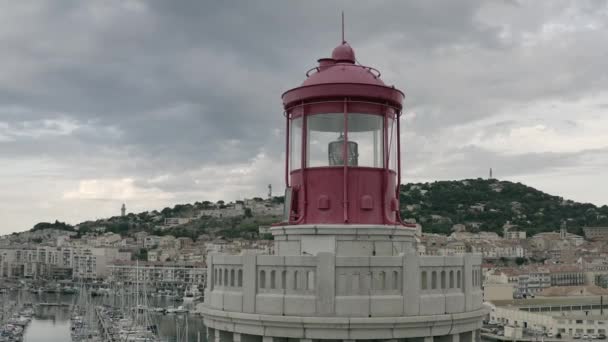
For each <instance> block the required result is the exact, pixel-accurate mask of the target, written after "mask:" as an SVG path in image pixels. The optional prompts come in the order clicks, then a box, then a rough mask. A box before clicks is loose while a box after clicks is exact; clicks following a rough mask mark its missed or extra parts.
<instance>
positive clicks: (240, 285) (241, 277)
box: [238, 270, 243, 287]
mask: <svg viewBox="0 0 608 342" xmlns="http://www.w3.org/2000/svg"><path fill="white" fill-rule="evenodd" d="M238 278H239V279H238V284H239V287H242V286H243V270H239V272H238Z"/></svg>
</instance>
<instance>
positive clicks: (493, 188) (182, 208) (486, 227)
mask: <svg viewBox="0 0 608 342" xmlns="http://www.w3.org/2000/svg"><path fill="white" fill-rule="evenodd" d="M400 200H401V217H402V218H403V219H404V220H412V219H413V220H416V222H418V223H421V224H422V227H423V230H424V231H425V232H432V233H443V234H449V233H450V232H451V230H452V227H453V226H454V225H456V224H463V225H465V226H466V228H467V230H468V231H473V232H474V231H481V230H483V231H493V232H497V233H499V234H502V227H503V225H504V224H506V223H510V224H512V225H516V226H518V227H519V228H520V229H523V230H526V231H527V232H528V235H529V236H530V235H533V234H536V233H538V232H544V231H554V230H557V229H559V227H560V226H561V225H562V223H563V222H565V223H566V225H567V227H568V230H569V231H570V232H573V233H580V232H581V228H582V227H584V226H599V225H604V226H605V225H608V206H605V205H604V206H602V207H597V206H595V205H593V204H590V203H577V202H573V201H570V200H565V199H563V198H562V197H558V196H552V195H549V194H546V193H544V192H542V191H539V190H536V189H534V188H531V187H529V186H526V185H524V184H521V183H512V182H507V181H498V180H495V179H466V180H459V181H441V182H433V183H410V184H406V185H402V186H401V195H400ZM259 201H262V199H261V198H259ZM272 201H273V202H274V203H277V204H280V203H282V202H283V198H282V197H275V198H273V199H272ZM223 206H225V203H224V201H218V202H216V203H211V202H208V201H202V202H196V203H194V204H178V205H175V206H174V207H173V208H164V209H162V210H160V211H157V210H154V211H150V212H142V213H139V214H134V213H130V214H128V215H126V216H125V217H120V216H116V217H111V218H108V219H103V220H97V221H88V222H83V223H80V224H79V225H78V234H79V235H82V234H85V233H87V232H91V231H94V230H95V229H96V227H104V228H105V229H106V231H110V232H115V233H120V234H122V235H130V234H131V233H133V232H136V231H141V230H145V231H148V232H151V233H154V234H158V235H164V234H172V235H175V236H188V237H192V238H196V237H197V236H199V235H200V234H212V235H214V236H224V237H227V238H236V237H243V238H247V239H255V238H258V237H259V236H258V226H260V225H269V224H271V223H274V222H278V221H280V220H281V218H280V217H278V216H256V215H252V214H251V211H248V210H245V215H243V216H240V217H232V218H224V219H221V218H211V217H201V218H199V219H194V220H193V221H192V222H190V223H187V224H184V225H180V226H177V227H174V228H170V229H166V230H161V229H159V228H158V225H159V224H161V223H162V222H163V221H164V219H165V218H169V217H191V216H193V214H195V213H196V212H198V211H199V210H201V209H208V208H221V207H223ZM47 228H55V229H64V230H74V228H73V227H71V226H69V225H66V224H64V223H62V222H55V223H39V224H37V225H36V226H35V227H34V228H33V230H40V229H47Z"/></svg>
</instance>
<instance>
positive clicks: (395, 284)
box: [393, 271, 400, 290]
mask: <svg viewBox="0 0 608 342" xmlns="http://www.w3.org/2000/svg"><path fill="white" fill-rule="evenodd" d="M399 288H400V287H399V272H397V271H393V289H395V290H399Z"/></svg>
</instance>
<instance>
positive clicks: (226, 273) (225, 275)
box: [224, 268, 228, 286]
mask: <svg viewBox="0 0 608 342" xmlns="http://www.w3.org/2000/svg"><path fill="white" fill-rule="evenodd" d="M224 286H228V269H227V268H225V269H224Z"/></svg>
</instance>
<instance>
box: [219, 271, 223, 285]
mask: <svg viewBox="0 0 608 342" xmlns="http://www.w3.org/2000/svg"><path fill="white" fill-rule="evenodd" d="M219 273H220V286H222V274H223V273H224V272H222V269H221V268H220V270H219Z"/></svg>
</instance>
